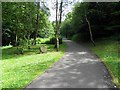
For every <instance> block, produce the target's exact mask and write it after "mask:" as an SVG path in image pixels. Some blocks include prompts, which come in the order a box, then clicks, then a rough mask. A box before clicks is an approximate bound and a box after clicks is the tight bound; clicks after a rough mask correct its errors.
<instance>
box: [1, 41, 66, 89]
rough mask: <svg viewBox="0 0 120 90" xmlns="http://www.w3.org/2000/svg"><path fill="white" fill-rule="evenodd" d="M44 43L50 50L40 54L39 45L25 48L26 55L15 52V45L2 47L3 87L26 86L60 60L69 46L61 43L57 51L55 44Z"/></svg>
mask: <svg viewBox="0 0 120 90" xmlns="http://www.w3.org/2000/svg"><path fill="white" fill-rule="evenodd" d="M44 45H45V46H46V47H47V49H48V51H47V53H43V54H38V53H39V45H36V46H32V47H31V49H30V50H25V52H24V55H17V54H14V52H15V50H16V48H15V47H6V48H5V47H4V48H2V60H0V64H1V65H0V68H1V70H2V76H1V77H0V80H2V84H1V88H24V87H25V86H27V85H28V84H29V83H30V82H31V81H32V80H34V79H35V78H36V77H37V76H39V75H40V74H42V73H43V72H45V70H46V69H48V68H49V67H50V66H52V65H53V64H54V63H55V62H56V61H58V60H59V59H60V58H61V57H62V56H63V55H64V52H65V50H66V48H67V45H66V44H65V43H63V44H62V45H60V51H59V52H56V50H55V49H54V45H48V44H44Z"/></svg>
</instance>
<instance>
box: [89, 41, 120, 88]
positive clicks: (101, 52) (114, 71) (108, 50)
mask: <svg viewBox="0 0 120 90" xmlns="http://www.w3.org/2000/svg"><path fill="white" fill-rule="evenodd" d="M89 47H90V48H91V50H92V51H93V52H94V53H95V54H96V55H97V56H99V57H100V59H101V60H102V61H103V63H104V64H105V65H106V66H107V68H108V70H109V72H110V73H111V75H112V77H113V82H114V83H115V84H116V85H117V86H118V87H120V78H119V77H120V65H119V66H118V64H120V58H119V55H118V54H119V52H118V47H119V45H118V42H117V41H115V40H113V39H105V40H104V39H103V40H100V41H97V42H96V46H95V47H94V46H93V45H89ZM118 62H119V63H118Z"/></svg>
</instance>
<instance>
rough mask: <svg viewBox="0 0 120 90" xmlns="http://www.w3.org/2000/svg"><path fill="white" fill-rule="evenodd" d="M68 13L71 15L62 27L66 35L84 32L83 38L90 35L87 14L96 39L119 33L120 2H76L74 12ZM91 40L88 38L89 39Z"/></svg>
mask: <svg viewBox="0 0 120 90" xmlns="http://www.w3.org/2000/svg"><path fill="white" fill-rule="evenodd" d="M69 14H71V15H69ZM68 15H69V16H70V17H66V19H65V21H64V22H63V24H62V27H61V31H62V34H63V35H64V36H67V37H68V36H69V37H72V36H73V35H75V34H78V33H80V35H81V34H83V38H86V37H88V36H90V34H89V31H88V25H87V22H86V19H85V15H86V16H87V17H88V20H89V22H90V24H91V29H92V34H93V38H94V39H97V38H103V37H109V36H113V35H116V34H118V33H119V29H120V27H119V23H120V21H119V18H120V17H119V15H120V3H115V2H111V3H109V2H106V3H103V2H82V3H76V4H75V5H74V8H73V10H72V12H71V13H68ZM69 34H71V35H69ZM89 40H90V39H89V38H88V39H87V41H89Z"/></svg>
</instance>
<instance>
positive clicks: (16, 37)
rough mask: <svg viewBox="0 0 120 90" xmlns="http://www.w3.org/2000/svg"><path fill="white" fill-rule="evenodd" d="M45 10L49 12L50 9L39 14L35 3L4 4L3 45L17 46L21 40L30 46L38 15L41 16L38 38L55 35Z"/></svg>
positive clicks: (42, 10)
mask: <svg viewBox="0 0 120 90" xmlns="http://www.w3.org/2000/svg"><path fill="white" fill-rule="evenodd" d="M46 8H47V7H46ZM45 10H48V11H49V9H48V8H47V9H44V8H42V9H41V10H40V12H39V13H38V7H37V6H36V5H35V3H34V2H25V3H24V2H2V40H3V43H2V44H3V45H9V44H12V45H14V46H17V45H19V43H18V42H19V41H20V39H23V40H25V41H26V43H27V44H28V45H29V41H30V38H33V37H34V34H35V30H36V27H37V24H36V22H37V21H36V18H37V14H39V16H40V18H39V20H38V21H39V22H38V24H39V26H38V36H39V37H50V36H52V35H54V30H53V27H52V24H51V23H50V22H49V21H48V13H47V11H45Z"/></svg>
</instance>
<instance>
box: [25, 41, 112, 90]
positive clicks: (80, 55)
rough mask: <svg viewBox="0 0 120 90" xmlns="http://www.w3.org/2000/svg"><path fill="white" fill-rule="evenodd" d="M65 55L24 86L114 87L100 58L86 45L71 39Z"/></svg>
mask: <svg viewBox="0 0 120 90" xmlns="http://www.w3.org/2000/svg"><path fill="white" fill-rule="evenodd" d="M64 42H65V43H66V44H67V45H68V49H67V51H66V53H65V55H64V56H63V57H62V58H61V59H60V60H59V61H58V62H57V63H55V64H54V65H53V66H52V67H51V68H50V69H48V70H47V71H46V72H45V73H43V74H42V75H40V76H39V77H38V78H36V79H35V80H33V81H32V82H31V83H30V84H29V85H28V86H27V87H26V88H106V89H109V88H114V84H113V83H112V81H111V80H112V78H111V76H110V74H109V72H108V70H107V69H106V67H105V65H104V64H103V63H102V62H101V60H100V59H99V58H98V57H97V56H96V55H95V54H93V53H92V52H91V51H90V50H89V49H88V48H87V47H85V46H83V45H80V44H77V43H75V42H73V41H71V40H64Z"/></svg>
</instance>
